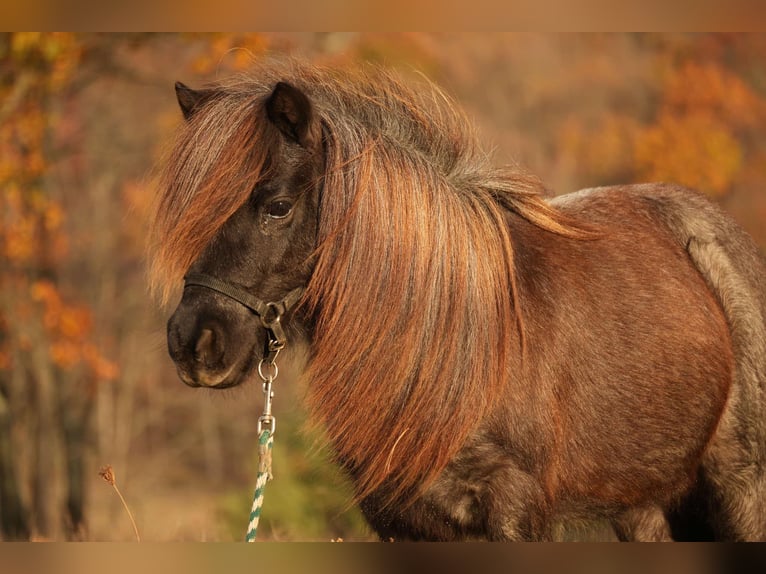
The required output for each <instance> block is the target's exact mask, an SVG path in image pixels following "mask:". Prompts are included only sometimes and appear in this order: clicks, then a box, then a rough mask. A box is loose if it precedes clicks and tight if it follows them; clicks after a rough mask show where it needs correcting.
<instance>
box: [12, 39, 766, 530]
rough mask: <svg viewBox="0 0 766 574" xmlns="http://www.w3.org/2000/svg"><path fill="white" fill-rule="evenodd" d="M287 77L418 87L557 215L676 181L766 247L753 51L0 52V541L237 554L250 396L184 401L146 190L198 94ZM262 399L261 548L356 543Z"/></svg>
mask: <svg viewBox="0 0 766 574" xmlns="http://www.w3.org/2000/svg"><path fill="white" fill-rule="evenodd" d="M274 54H286V55H293V56H298V57H303V58H307V59H309V60H311V61H315V62H318V63H322V64H328V65H340V66H342V65H349V64H354V63H357V62H372V63H376V64H381V65H385V66H390V67H394V68H396V69H398V70H399V71H400V72H401V73H402V74H404V75H408V74H425V75H426V76H427V77H429V78H431V79H432V80H434V81H435V82H437V83H438V84H440V85H441V86H443V87H444V88H445V89H446V91H447V92H448V93H450V94H452V95H453V96H454V97H455V98H456V99H457V100H458V101H459V102H460V103H461V105H463V107H464V108H465V109H466V110H467V111H468V113H469V116H470V117H471V118H473V120H474V121H475V123H476V126H477V128H478V131H479V133H480V134H481V138H482V140H484V141H485V142H486V147H487V149H492V150H494V155H495V161H496V163H498V164H506V163H517V164H520V165H522V166H524V167H525V168H526V169H529V170H530V171H532V172H534V173H536V174H537V175H539V176H540V177H541V178H542V179H543V181H544V182H545V183H546V185H547V186H548V187H549V188H550V190H551V193H555V194H561V193H566V192H570V191H574V190H576V189H579V188H582V187H589V186H597V185H606V184H611V183H618V182H639V181H657V180H664V181H674V182H678V183H681V184H685V185H688V186H691V187H695V188H697V189H699V190H701V191H703V192H704V193H706V194H708V195H710V196H711V197H713V198H714V199H716V200H717V201H718V202H720V204H721V205H722V206H723V207H724V208H725V209H726V210H728V211H729V212H730V213H731V214H732V215H733V216H734V217H735V218H736V219H737V220H738V221H739V222H740V223H741V225H742V226H743V227H744V228H745V229H747V230H748V231H749V232H750V233H751V234H752V235H753V236H754V238H755V239H756V241H757V242H758V243H759V244H760V245H761V247H762V248H766V226H764V223H766V129H765V128H766V34H497V33H481V34H478V33H433V34H428V33H395V34H394V33H391V34H382V33H378V34H372V33H285V34H276V33H256V34H198V33H194V34H179V33H173V34H69V33H3V34H0V540H29V539H33V540H57V541H64V540H104V541H128V540H134V539H135V533H134V529H133V527H132V525H131V523H130V520H129V519H128V516H127V514H126V512H125V509H124V508H123V505H122V503H121V501H120V498H119V496H118V495H117V493H116V492H115V489H114V488H113V487H112V486H111V485H110V484H108V483H107V482H105V481H104V480H103V479H102V478H101V477H100V476H99V470H100V469H101V468H102V467H104V466H105V465H107V464H108V465H111V467H112V469H113V472H114V476H115V478H116V482H115V485H116V486H117V487H118V489H119V491H120V493H121V494H122V495H123V496H124V498H125V501H126V503H127V505H128V506H129V508H130V510H131V512H132V514H133V517H134V518H135V522H136V525H137V527H138V530H139V532H140V536H141V539H142V540H149V541H208V540H210V541H230V540H240V539H242V537H243V535H244V529H245V526H246V523H247V515H248V512H249V505H250V497H251V494H252V487H253V484H254V479H255V472H256V457H257V454H256V451H257V449H256V436H255V424H256V420H257V417H258V415H259V413H260V409H261V392H260V385H258V384H255V383H254V384H251V385H246V386H244V387H240V388H237V389H234V390H229V391H224V392H221V391H218V392H215V391H207V390H192V389H190V388H187V387H185V386H184V385H183V384H181V383H180V382H179V381H178V379H177V378H176V376H175V373H174V369H173V367H172V364H171V362H170V359H169V358H168V357H167V353H166V351H165V341H164V323H165V320H166V318H167V316H168V314H169V313H170V312H171V309H162V308H159V307H158V304H157V302H156V301H153V300H152V299H151V298H150V297H149V295H148V293H147V288H146V276H145V261H144V249H145V245H144V243H145V237H146V228H147V220H148V217H149V211H150V209H151V208H150V205H151V201H152V197H153V195H154V194H155V193H156V188H155V186H154V183H153V179H152V173H153V168H154V166H155V165H157V162H158V161H160V159H161V157H162V154H163V151H164V150H165V149H166V148H167V146H168V145H169V142H170V141H171V139H172V135H173V132H174V130H175V128H176V127H177V126H178V125H179V123H180V121H181V117H180V112H179V111H178V109H177V105H176V102H175V96H174V93H173V83H174V82H175V81H176V80H181V81H183V82H185V83H187V84H189V85H191V86H194V87H197V86H200V85H202V84H203V83H204V82H206V81H209V80H213V79H215V78H218V77H222V76H225V75H229V74H232V73H239V72H243V71H246V70H247V69H248V67H249V66H250V65H251V64H252V62H253V61H254V60H257V59H258V58H261V57H264V56H266V55H274ZM296 379H297V376H296V373H295V372H291V371H290V370H289V369H288V370H287V371H286V372H283V374H281V375H280V378H279V379H278V380H277V382H276V383H275V385H276V386H277V396H276V398H275V409H276V414H277V416H278V417H279V433H278V434H277V436H276V443H275V449H274V457H275V460H274V471H275V475H276V478H275V480H274V481H273V482H272V483H270V484H269V486H268V487H267V493H266V503H265V507H264V515H263V519H262V522H261V528H260V530H259V536H260V537H261V538H262V539H267V540H292V541H295V540H324V541H329V540H334V539H338V538H342V539H344V540H367V539H371V538H372V537H371V536H370V533H369V531H368V530H367V529H366V527H365V526H364V524H363V521H362V520H361V518H360V517H359V514H358V512H357V511H356V510H355V509H354V508H353V507H351V506H349V498H348V497H349V493H350V491H349V489H348V485H347V484H346V483H345V481H344V479H343V477H342V476H341V475H340V474H339V473H338V471H337V470H336V469H335V468H334V467H333V466H332V465H331V464H329V463H328V462H327V460H328V457H327V453H326V452H324V451H323V450H322V448H320V447H317V446H316V441H315V440H314V439H315V437H312V436H307V435H306V434H305V433H303V432H302V430H301V429H302V421H303V418H304V417H303V412H302V410H301V408H300V400H299V397H300V389H299V388H298V387H297V383H296Z"/></svg>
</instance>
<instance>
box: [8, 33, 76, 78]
mask: <svg viewBox="0 0 766 574" xmlns="http://www.w3.org/2000/svg"><path fill="white" fill-rule="evenodd" d="M81 55H82V49H81V46H80V43H79V41H78V40H77V37H76V36H75V35H74V34H71V33H67V32H52V33H45V32H15V33H14V34H12V36H11V45H10V57H11V58H13V59H14V60H16V62H17V63H20V64H23V65H25V66H32V67H37V68H45V69H46V72H47V74H46V75H45V81H46V83H47V85H48V87H49V88H50V89H52V90H58V89H60V88H62V87H63V86H64V85H66V83H67V81H68V80H69V78H70V77H71V75H72V73H73V72H74V70H75V69H76V67H77V64H78V63H79V61H80V57H81Z"/></svg>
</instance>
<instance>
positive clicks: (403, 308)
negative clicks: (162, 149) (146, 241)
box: [152, 62, 580, 499]
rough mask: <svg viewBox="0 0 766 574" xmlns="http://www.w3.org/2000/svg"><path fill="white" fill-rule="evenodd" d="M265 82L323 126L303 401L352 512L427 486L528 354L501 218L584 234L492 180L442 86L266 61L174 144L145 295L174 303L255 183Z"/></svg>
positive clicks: (266, 142)
mask: <svg viewBox="0 0 766 574" xmlns="http://www.w3.org/2000/svg"><path fill="white" fill-rule="evenodd" d="M276 81H286V82H288V83H291V84H293V85H294V86H296V87H298V88H299V89H301V90H303V91H304V92H305V93H306V94H307V95H308V96H309V98H310V100H311V102H312V105H313V106H314V107H315V111H316V113H317V114H318V116H319V117H320V119H321V122H322V125H323V130H324V135H325V152H326V166H327V169H326V174H325V177H324V182H323V189H322V197H321V202H320V221H319V228H318V229H319V232H318V246H317V251H316V253H315V256H316V265H315V268H314V271H313V274H312V277H311V280H310V282H309V284H308V287H307V290H306V294H305V300H304V309H305V311H306V313H308V314H309V316H310V317H311V319H312V321H311V324H313V325H314V326H315V329H314V331H313V333H312V355H311V361H310V364H309V367H308V371H307V373H306V376H307V381H308V385H307V389H308V390H307V394H308V396H307V402H308V406H309V410H310V413H311V414H312V416H313V419H314V420H315V421H317V422H318V423H319V424H321V425H322V427H323V428H324V431H325V433H326V435H327V436H328V438H329V440H330V442H331V444H332V447H333V449H334V450H335V451H336V453H337V455H338V458H339V459H340V460H341V461H342V463H343V464H344V465H346V466H347V467H348V468H350V469H351V471H352V473H353V475H354V479H355V482H356V486H357V495H358V496H359V497H364V496H366V495H368V494H370V493H372V492H373V491H375V490H377V489H379V488H380V487H381V486H382V485H383V484H384V483H385V484H386V496H387V497H390V498H391V499H393V497H395V496H397V495H400V494H402V493H405V492H413V491H414V490H417V489H418V487H419V486H421V487H424V486H426V485H428V484H429V483H430V481H432V480H433V479H434V478H435V477H436V476H437V475H438V474H439V473H440V472H441V471H442V470H443V469H444V467H445V466H446V465H447V464H448V462H449V461H450V460H451V459H452V458H453V457H454V455H455V453H456V452H457V451H458V450H459V449H460V448H461V446H462V445H463V444H464V443H465V441H466V439H467V438H468V436H469V434H470V433H471V432H472V431H474V430H476V428H477V426H478V424H479V422H480V420H481V417H482V416H483V415H485V414H487V413H488V412H489V411H490V410H491V409H492V408H493V405H495V404H496V403H497V398H498V396H499V395H500V393H501V391H502V389H503V387H504V386H505V385H507V384H508V381H509V379H510V378H511V377H512V373H511V365H512V364H513V362H514V357H515V358H516V359H518V357H519V355H520V353H521V349H522V347H523V315H522V311H523V310H522V309H520V307H519V305H518V303H517V297H516V287H515V275H514V260H513V257H514V250H513V240H512V239H513V238H512V237H511V236H510V233H509V229H508V226H507V221H506V215H507V210H509V209H510V210H513V211H516V212H517V213H518V214H520V215H521V216H522V217H524V218H526V219H528V220H529V221H531V222H532V223H534V224H535V225H537V226H539V227H542V228H544V229H547V230H549V231H551V232H554V233H559V234H565V235H571V236H577V235H578V234H580V232H579V231H578V230H577V229H576V228H574V227H571V226H570V225H569V224H568V222H567V221H566V219H565V218H564V217H562V216H561V215H559V214H558V213H557V212H556V211H555V210H554V209H553V208H551V207H550V206H549V205H548V204H547V203H546V202H545V200H544V199H543V198H542V190H543V188H542V185H541V184H540V182H539V180H537V179H536V178H534V177H531V176H529V175H527V174H525V173H522V172H520V171H518V170H514V169H500V170H499V169H495V168H493V167H492V166H491V164H490V159H489V157H488V156H487V155H486V154H485V153H483V152H482V151H481V149H480V148H479V146H478V145H477V141H476V137H475V135H474V134H473V132H472V130H471V129H470V127H469V126H470V123H469V122H468V121H467V120H466V118H465V116H464V115H463V113H462V112H461V111H460V110H459V109H458V108H457V107H456V106H455V105H454V104H453V103H452V102H451V101H450V99H449V98H447V97H446V96H445V95H444V94H443V93H442V92H441V91H440V90H439V89H438V88H437V87H435V86H434V85H433V84H430V83H428V82H419V85H418V86H417V88H416V89H415V88H411V87H409V86H408V85H407V84H405V83H404V82H403V81H402V80H400V79H398V78H397V77H395V76H393V75H392V74H389V73H386V72H382V71H380V70H373V69H366V70H355V71H343V72H338V71H330V70H323V69H319V68H315V67H309V66H304V65H300V64H296V63H295V62H288V63H285V62H276V63H275V62H266V63H264V64H263V65H262V66H261V67H260V68H258V69H257V70H255V71H254V72H253V74H252V76H247V77H239V78H236V79H234V80H232V81H229V82H227V83H221V84H218V85H216V86H214V89H215V90H217V91H218V92H220V96H219V97H217V98H214V99H213V100H212V101H211V103H210V104H209V105H208V106H207V108H206V110H205V111H204V112H203V113H200V114H199V116H200V117H199V118H198V119H197V118H195V119H193V120H192V121H191V122H189V125H187V126H185V127H184V128H183V129H182V132H181V134H180V135H179V140H178V141H179V143H178V144H177V145H176V148H175V150H174V151H173V153H172V154H171V156H170V158H169V161H168V166H167V168H166V170H165V173H164V182H165V183H164V194H163V195H162V196H161V198H160V202H159V203H158V208H157V210H156V211H157V216H156V220H155V225H154V232H153V236H154V245H155V250H154V258H153V272H152V276H153V280H154V283H155V284H156V285H158V286H159V289H160V290H161V291H165V292H166V293H167V292H169V289H170V288H171V287H172V284H173V283H177V282H178V281H179V280H180V278H181V277H182V275H183V273H184V272H185V270H186V268H188V266H189V265H190V264H191V263H192V261H193V260H194V258H196V256H198V255H199V253H200V251H201V250H202V249H203V248H204V245H205V243H206V242H207V241H209V240H210V238H212V237H213V235H214V234H215V233H216V232H217V230H218V229H219V228H220V226H221V225H222V224H223V222H224V221H225V220H226V218H228V217H229V216H231V214H232V213H233V212H234V211H236V209H237V208H238V207H239V206H240V205H242V203H243V202H244V201H246V199H247V196H248V194H249V192H250V190H252V188H253V186H254V184H255V182H257V181H258V179H259V178H262V177H266V172H267V170H268V164H269V160H268V155H267V153H266V151H264V150H268V149H271V146H273V145H274V139H273V138H274V135H273V133H272V132H271V131H270V130H269V129H268V128H265V127H263V126H262V123H264V122H267V120H266V119H265V118H264V115H263V110H262V108H263V101H264V99H265V97H266V96H267V95H268V93H269V92H270V90H271V89H272V88H273V86H274V84H275V83H276Z"/></svg>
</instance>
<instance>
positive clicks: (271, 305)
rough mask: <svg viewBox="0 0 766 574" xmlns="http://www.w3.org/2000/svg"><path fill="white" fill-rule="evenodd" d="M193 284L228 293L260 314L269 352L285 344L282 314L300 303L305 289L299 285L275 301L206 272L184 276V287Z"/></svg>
mask: <svg viewBox="0 0 766 574" xmlns="http://www.w3.org/2000/svg"><path fill="white" fill-rule="evenodd" d="M191 285H196V286H199V287H206V288H207V289H210V290H212V291H216V292H218V293H221V294H222V295H226V296H227V297H229V299H234V300H235V301H236V302H237V303H240V304H241V305H244V306H245V307H247V308H248V309H250V310H251V311H252V312H253V313H255V314H256V315H258V317H259V318H260V320H261V324H262V325H263V326H264V327H265V328H266V329H267V330H268V331H269V339H270V340H269V341H268V351H269V352H278V351H279V350H281V349H282V348H283V347H284V346H285V343H286V342H287V337H286V336H285V333H284V330H283V329H282V325H281V318H282V315H284V314H285V313H287V311H289V310H290V309H291V308H292V307H293V306H295V304H296V303H298V301H299V300H300V298H301V296H302V295H303V291H304V289H303V287H297V288H295V289H293V290H292V291H290V292H289V293H288V294H287V295H285V296H284V297H283V298H282V299H281V300H280V301H277V302H276V303H275V302H271V301H269V302H266V301H263V300H262V299H259V298H258V297H255V296H254V295H251V294H250V293H248V292H247V291H245V290H243V289H240V288H239V287H237V286H235V285H232V284H231V283H227V282H226V281H221V280H220V279H218V278H217V277H213V276H211V275H205V274H204V273H189V274H188V275H187V276H186V277H184V289H185V288H186V287H189V286H191Z"/></svg>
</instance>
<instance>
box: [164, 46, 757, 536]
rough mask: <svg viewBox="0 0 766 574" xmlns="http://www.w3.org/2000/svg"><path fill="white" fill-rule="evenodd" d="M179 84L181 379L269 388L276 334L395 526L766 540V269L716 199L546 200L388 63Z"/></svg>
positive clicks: (172, 173) (669, 190) (169, 195)
mask: <svg viewBox="0 0 766 574" xmlns="http://www.w3.org/2000/svg"><path fill="white" fill-rule="evenodd" d="M176 95H177V99H178V103H179V105H180V108H181V111H182V113H183V116H184V121H183V122H182V125H181V126H180V128H179V132H178V134H177V136H176V139H175V140H174V141H175V143H174V144H173V147H172V149H171V150H170V151H169V153H168V155H167V158H166V160H165V161H164V162H163V167H162V172H161V177H160V181H161V192H160V193H159V194H158V198H157V204H156V208H155V210H154V211H155V215H154V220H153V223H152V231H151V241H150V246H151V268H150V274H151V285H152V288H153V289H154V291H155V293H157V294H158V296H159V297H160V298H161V299H162V300H163V301H166V302H167V300H168V299H169V297H170V296H171V294H172V293H173V290H174V289H175V288H176V287H179V286H180V285H181V284H182V283H183V279H184V277H187V282H186V285H185V287H184V289H183V294H182V296H181V299H180V302H179V303H178V306H177V307H176V309H175V311H174V312H173V314H172V316H171V317H170V319H169V321H168V325H167V341H168V350H169V354H170V356H171V358H172V360H173V361H174V362H175V365H176V367H177V370H178V373H179V376H180V378H181V380H182V381H183V382H185V383H186V384H188V385H191V386H202V387H208V388H214V389H218V388H227V387H231V386H234V385H239V384H241V383H243V382H245V381H248V380H250V379H252V378H253V377H254V373H255V372H256V371H257V365H258V361H259V359H260V358H261V357H262V356H263V353H262V351H261V349H262V348H263V347H264V345H265V344H266V343H267V341H268V339H269V336H268V333H269V329H268V328H267V327H268V326H269V324H271V323H273V319H276V320H277V321H278V322H279V323H280V325H281V326H283V327H284V329H285V333H286V339H287V340H288V341H289V345H288V347H290V346H293V347H294V346H295V345H303V346H305V348H306V349H307V350H308V353H307V355H308V359H307V362H306V365H305V372H304V374H303V376H304V377H305V382H306V391H305V394H306V397H305V400H306V404H307V407H308V412H309V417H310V420H311V421H313V423H314V424H317V425H318V426H320V427H321V428H322V429H323V430H324V432H325V433H326V437H327V440H328V443H329V445H330V447H331V450H332V452H333V453H334V455H335V457H336V460H337V461H338V463H339V464H340V465H341V466H342V468H343V469H344V470H345V471H346V472H347V473H348V475H349V476H350V478H351V479H352V482H353V484H354V489H355V502H357V503H358V504H359V505H360V508H361V510H362V512H363V514H364V516H365V517H366V519H367V521H368V522H369V524H370V525H371V527H372V528H373V529H374V530H375V532H376V533H377V534H378V535H379V536H380V537H381V539H391V538H393V539H394V540H397V541H398V540H466V539H483V540H551V539H553V538H554V537H555V536H556V533H557V532H559V530H557V528H559V526H558V525H561V524H567V523H572V524H574V523H576V522H577V521H590V520H593V519H598V520H602V521H608V524H610V525H611V526H612V527H613V530H614V533H615V534H616V536H617V537H618V538H619V539H620V540H670V539H675V540H764V539H766V422H765V421H764V414H765V412H764V405H765V403H764V400H765V399H764V384H766V322H765V321H764V319H765V318H766V288H765V287H764V285H766V260H765V259H764V257H763V255H762V254H761V253H760V252H759V250H758V248H757V247H756V245H755V244H754V242H753V240H752V239H751V238H750V237H749V236H748V235H747V234H746V233H745V232H744V231H743V230H742V229H740V228H739V227H738V226H737V225H736V224H735V223H734V222H733V220H732V219H731V218H730V217H729V216H727V215H726V214H724V213H723V212H722V211H721V210H720V209H719V208H718V207H716V206H715V205H714V204H713V203H712V202H710V201H708V200H707V199H705V198H704V197H703V196H702V195H700V194H698V193H696V192H694V191H691V190H687V189H685V188H682V187H680V186H677V185H671V184H662V183H653V184H632V185H620V186H611V187H602V188H594V189H586V190H582V191H578V192H575V193H571V194H568V195H562V196H558V197H553V198H551V197H549V195H550V194H549V193H548V192H547V190H546V189H545V187H544V186H543V184H542V183H541V180H540V179H538V178H537V177H535V176H533V175H530V174H528V173H526V172H525V171H523V170H521V169H520V168H517V167H513V166H511V167H501V168H498V167H495V166H493V164H492V158H491V156H490V155H489V154H487V153H486V152H484V151H483V150H482V148H481V147H480V145H479V143H478V137H477V135H476V134H475V133H474V130H473V129H472V127H471V122H470V121H469V120H468V119H467V117H466V115H465V113H464V112H463V111H461V110H460V108H459V107H458V106H457V104H456V103H454V102H453V100H452V99H450V97H448V96H447V95H446V94H445V93H444V92H443V91H442V90H440V89H439V88H438V87H437V86H435V85H434V84H432V83H430V82H428V81H426V80H424V81H419V82H411V81H404V80H402V79H401V78H400V77H398V76H397V75H396V74H395V73H393V72H391V71H387V70H384V69H379V68H374V67H370V68H359V69H332V68H323V67H318V66H313V65H310V64H308V63H303V62H298V61H291V60H290V61H278V60H273V61H272V60H264V61H263V62H260V63H259V64H257V65H255V66H254V69H253V70H252V71H250V72H248V73H246V74H242V75H239V76H234V77H232V78H229V79H224V80H218V81H216V82H215V83H211V84H208V85H206V86H205V87H203V88H201V89H192V88H189V87H187V86H185V85H184V84H181V83H177V84H176ZM189 277H198V278H199V277H207V278H208V281H207V282H205V281H201V280H190V279H189ZM211 282H213V283H211ZM211 285H213V286H211ZM216 285H217V286H218V288H216V287H215V286H216ZM226 286H228V287H226ZM232 293H234V294H235V295H232ZM237 293H239V294H243V293H244V294H245V295H243V296H242V297H251V298H255V299H256V300H257V301H260V302H261V306H263V307H264V309H271V310H275V309H278V310H279V314H278V315H277V316H276V317H272V320H270V321H271V323H267V322H264V320H263V317H261V316H259V313H258V312H256V311H255V307H257V305H255V306H254V305H253V304H247V303H243V302H241V300H242V297H240V298H237V296H236V294H237ZM288 293H292V294H293V295H291V296H290V299H292V300H291V301H290V304H289V305H288V304H285V303H284V301H285V298H286V296H287V294H288ZM296 293H297V295H296ZM262 301H281V302H282V304H281V305H277V304H274V303H270V304H268V305H265V304H263V303H262ZM274 312H275V313H276V311H274Z"/></svg>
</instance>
